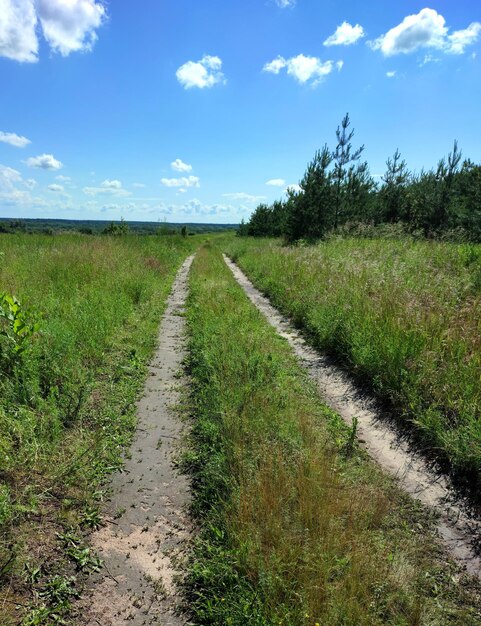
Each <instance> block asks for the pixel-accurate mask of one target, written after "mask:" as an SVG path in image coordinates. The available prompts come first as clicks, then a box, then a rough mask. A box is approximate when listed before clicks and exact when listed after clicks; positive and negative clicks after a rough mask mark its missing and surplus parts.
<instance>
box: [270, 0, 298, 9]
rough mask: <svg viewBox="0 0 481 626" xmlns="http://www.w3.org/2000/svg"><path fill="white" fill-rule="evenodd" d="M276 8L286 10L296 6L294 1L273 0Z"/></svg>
mask: <svg viewBox="0 0 481 626" xmlns="http://www.w3.org/2000/svg"><path fill="white" fill-rule="evenodd" d="M275 2H276V4H277V6H278V7H281V9H286V8H287V7H293V6H294V5H295V4H296V0H275Z"/></svg>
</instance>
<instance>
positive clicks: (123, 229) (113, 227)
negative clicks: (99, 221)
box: [103, 217, 129, 236]
mask: <svg viewBox="0 0 481 626" xmlns="http://www.w3.org/2000/svg"><path fill="white" fill-rule="evenodd" d="M128 232H129V225H128V224H127V222H126V221H125V220H124V218H123V217H122V218H121V219H120V223H119V224H116V223H115V222H110V224H109V225H108V226H107V227H106V228H104V230H103V234H104V235H117V236H119V235H126V234H127V233H128Z"/></svg>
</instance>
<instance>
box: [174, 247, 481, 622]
mask: <svg viewBox="0 0 481 626" xmlns="http://www.w3.org/2000/svg"><path fill="white" fill-rule="evenodd" d="M258 258H260V257H258ZM188 321H189V324H190V329H191V347H190V352H191V363H190V368H191V374H192V377H193V402H194V404H193V415H194V426H193V433H192V442H191V445H192V448H191V451H190V453H188V454H187V455H186V459H185V464H186V466H187V467H188V469H189V471H190V472H191V474H192V479H193V485H194V497H195V500H194V512H195V514H196V516H197V519H198V520H199V522H200V524H201V527H202V529H203V530H202V532H201V535H200V537H199V539H198V541H197V543H196V546H195V550H194V556H193V559H192V562H191V566H190V572H189V592H190V596H189V606H190V607H191V608H193V609H194V615H195V617H196V622H195V623H199V624H219V626H220V625H221V624H222V625H224V624H236V625H239V626H240V625H241V624H250V625H259V626H260V625H266V626H267V625H268V624H269V625H270V624H285V625H292V626H297V625H301V624H302V625H304V624H309V625H312V626H314V624H323V625H326V626H327V625H332V626H335V625H338V624H346V625H347V624H349V625H353V626H354V625H356V626H360V625H362V624H365V625H366V626H368V625H369V626H371V625H376V624H398V625H401V624H403V625H404V624H406V625H407V624H413V625H414V624H448V623H453V624H462V623H463V624H468V623H473V624H474V623H476V620H477V617H476V611H475V610H474V608H473V606H472V604H471V603H472V602H473V598H469V597H468V596H465V597H464V598H462V593H461V595H460V591H461V587H460V586H459V585H458V584H457V583H456V582H455V581H459V579H458V578H456V577H455V576H454V575H452V574H448V572H449V571H450V566H449V565H448V564H447V563H445V562H444V563H443V562H442V561H439V560H438V558H439V554H438V553H437V551H436V547H435V546H436V544H435V542H434V543H433V539H432V537H430V534H429V530H428V529H429V527H430V523H429V521H428V519H427V518H426V517H424V516H423V514H422V512H421V511H420V510H419V508H417V507H415V506H413V505H412V504H409V503H408V501H406V500H403V498H402V496H401V495H400V494H399V493H398V492H397V491H396V489H395V488H394V487H393V485H392V484H391V483H390V482H389V481H388V480H386V479H385V478H384V477H383V476H382V475H381V473H380V472H379V471H378V470H377V469H376V468H375V467H374V466H373V464H372V463H370V462H369V461H367V460H366V458H365V457H364V456H363V455H362V454H361V453H360V452H359V450H358V449H357V447H356V445H355V443H354V442H353V441H352V438H351V437H352V433H351V431H350V429H348V428H347V427H345V426H344V425H343V424H342V422H341V421H340V419H339V418H337V416H336V415H334V414H333V413H332V412H331V411H329V410H328V409H327V408H326V407H325V406H324V405H323V404H322V403H321V402H320V401H319V399H318V397H317V395H316V393H315V391H314V389H313V387H312V385H311V383H309V381H308V380H307V377H306V375H305V374H304V373H303V372H302V371H301V369H300V367H299V366H298V365H297V363H296V362H295V360H294V358H293V356H292V354H291V353H290V349H289V348H288V346H287V344H286V343H285V342H284V340H282V339H281V338H279V337H278V336H276V333H275V332H274V331H273V330H272V329H271V328H270V327H269V326H268V324H267V322H266V321H265V320H264V319H263V317H262V316H261V315H260V313H259V312H258V311H257V310H256V309H255V308H254V307H253V305H252V304H251V303H250V302H249V301H248V300H247V298H246V296H245V295H244V293H243V291H242V289H241V288H240V287H239V286H238V285H237V284H236V283H235V281H234V279H233V277H232V275H231V273H230V271H229V270H228V269H227V267H226V266H225V264H224V262H223V260H222V257H221V255H220V252H219V250H218V249H217V250H216V249H215V247H214V248H213V247H210V246H209V247H206V248H203V249H202V250H201V251H200V252H199V253H198V254H197V257H196V259H195V261H194V265H193V269H192V279H191V296H190V299H189V307H188ZM420 529H422V530H421V531H420ZM434 581H436V582H434ZM458 603H459V604H458ZM471 620H472V621H471Z"/></svg>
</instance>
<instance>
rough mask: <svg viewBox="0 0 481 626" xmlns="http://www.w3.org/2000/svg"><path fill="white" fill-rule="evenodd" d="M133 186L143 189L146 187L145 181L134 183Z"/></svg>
mask: <svg viewBox="0 0 481 626" xmlns="http://www.w3.org/2000/svg"><path fill="white" fill-rule="evenodd" d="M132 187H135V188H136V189H143V188H144V187H145V185H144V183H132Z"/></svg>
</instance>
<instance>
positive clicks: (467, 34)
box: [368, 8, 481, 56]
mask: <svg viewBox="0 0 481 626" xmlns="http://www.w3.org/2000/svg"><path fill="white" fill-rule="evenodd" d="M448 32H449V29H448V27H447V26H446V20H445V19H444V17H443V16H442V15H441V14H440V13H438V12H437V11H435V10H434V9H427V8H426V9H422V10H421V11H420V12H419V13H417V14H416V15H408V16H407V17H405V18H404V20H403V21H402V22H401V23H400V24H398V25H397V26H395V27H394V28H391V30H389V31H388V32H387V33H385V34H384V35H381V37H378V38H377V39H375V40H374V41H371V42H368V43H369V45H370V46H371V48H372V49H373V50H381V52H382V53H383V55H384V56H393V55H395V54H408V53H410V52H415V51H416V50H418V49H420V48H435V49H437V50H442V51H444V52H447V53H451V54H462V53H463V52H464V50H465V48H466V46H469V45H471V44H473V43H474V42H475V41H477V39H478V38H479V35H480V33H481V24H480V23H479V22H473V23H472V24H471V25H470V26H468V28H466V29H465V30H458V31H455V32H453V33H452V34H451V35H449V34H448Z"/></svg>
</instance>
